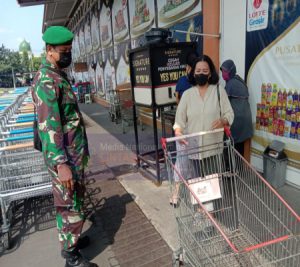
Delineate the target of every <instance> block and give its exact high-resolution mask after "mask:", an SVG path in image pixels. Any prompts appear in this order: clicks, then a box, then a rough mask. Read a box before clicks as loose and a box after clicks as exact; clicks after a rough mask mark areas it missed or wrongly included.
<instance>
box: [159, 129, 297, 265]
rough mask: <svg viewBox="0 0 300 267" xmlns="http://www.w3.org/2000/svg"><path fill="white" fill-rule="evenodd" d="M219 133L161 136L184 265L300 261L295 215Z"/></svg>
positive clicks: (257, 263)
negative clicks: (175, 199)
mask: <svg viewBox="0 0 300 267" xmlns="http://www.w3.org/2000/svg"><path fill="white" fill-rule="evenodd" d="M216 135H219V137H218V138H219V139H216V138H214V136H216ZM222 136H223V130H222V129H221V130H217V131H210V132H205V133H204V132H203V133H197V134H191V135H185V136H181V137H172V138H167V139H162V145H163V149H164V152H165V159H166V165H167V170H168V177H169V180H170V185H171V193H172V196H174V195H175V196H177V197H178V200H179V202H178V203H177V205H176V208H174V210H175V216H176V220H177V223H178V232H179V240H180V246H181V249H182V251H181V252H182V253H181V254H180V257H181V259H182V261H183V262H184V266H195V267H200V266H201V267H203V266H222V267H225V266H230V267H234V266H239V267H244V266H270V267H271V266H272V267H273V266H278V267H279V266H280V267H296V266H300V217H299V215H297V213H296V212H295V211H294V210H293V209H292V208H291V207H290V206H289V205H288V204H287V203H286V202H285V201H284V199H283V198H282V197H281V196H280V195H279V194H278V193H277V192H276V191H275V190H274V189H273V188H272V187H271V186H270V185H269V184H268V183H267V182H266V181H265V179H264V178H263V177H262V176H261V175H260V174H259V173H258V172H256V170H255V169H254V168H253V167H251V165H249V163H248V162H247V161H246V160H245V159H244V158H243V157H242V156H241V155H240V154H239V153H238V152H237V151H236V150H235V149H234V148H233V146H232V143H231V142H230V141H228V140H226V141H222V142H215V141H214V140H223V138H222ZM203 144H206V145H203Z"/></svg>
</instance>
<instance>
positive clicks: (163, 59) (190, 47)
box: [129, 42, 196, 185]
mask: <svg viewBox="0 0 300 267" xmlns="http://www.w3.org/2000/svg"><path fill="white" fill-rule="evenodd" d="M195 51H196V43H192V42H181V43H170V44H167V43H156V44H148V45H146V46H143V47H139V48H136V49H133V50H131V51H130V52H129V66H130V78H131V85H132V99H133V104H134V105H133V123H134V133H135V143H136V155H137V166H138V168H139V171H140V172H142V173H143V174H144V175H145V176H147V177H149V178H150V179H152V180H154V181H155V183H156V184H158V185H160V184H161V183H162V178H163V177H162V168H161V166H160V165H161V163H164V158H163V153H162V149H161V148H160V145H159V143H160V142H159V140H158V127H157V111H158V110H159V111H161V109H163V108H164V107H168V106H173V105H174V104H175V103H176V99H175V88H176V83H177V80H178V79H179V78H180V77H181V76H184V75H186V71H185V68H186V58H187V56H188V55H189V54H190V53H193V52H195ZM137 107H147V108H151V110H152V123H153V141H154V151H147V152H145V153H141V150H140V145H141V144H140V140H139V132H138V127H137V110H136V109H137ZM151 157H152V158H151ZM149 158H150V159H149ZM163 168H164V165H163Z"/></svg>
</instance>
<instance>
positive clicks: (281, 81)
mask: <svg viewBox="0 0 300 267" xmlns="http://www.w3.org/2000/svg"><path fill="white" fill-rule="evenodd" d="M249 5H252V7H251V8H249ZM265 7H268V9H267V10H265V9H264V8H265ZM255 10H258V11H255ZM299 12H300V0H295V1H290V0H282V1H276V0H270V1H266V0H260V1H248V11H247V13H248V14H247V16H248V24H249V26H250V19H252V22H251V23H252V24H254V21H256V22H255V24H256V25H259V24H261V25H262V26H261V27H259V26H257V28H256V29H255V30H254V29H253V28H249V27H247V33H246V73H247V83H248V86H249V91H250V104H251V111H252V114H253V122H254V124H255V135H254V138H253V141H252V150H253V152H254V153H256V154H257V155H259V154H260V153H261V152H263V151H264V149H265V147H266V146H267V145H268V144H269V143H270V142H271V141H272V140H278V141H281V142H283V143H284V144H285V152H286V154H287V156H288V159H289V162H288V169H289V173H288V174H287V178H288V179H289V181H290V182H291V183H294V184H298V185H299V186H300V181H299V179H297V178H296V176H298V175H299V173H300V142H299V140H300V105H299V103H300V101H299V100H300V84H299V78H298V77H299V73H300V63H299V62H300V49H299V43H300V18H299ZM267 18H268V20H267V24H265V23H266V21H265V20H266V19H267ZM249 29H250V30H249ZM296 173H297V175H296Z"/></svg>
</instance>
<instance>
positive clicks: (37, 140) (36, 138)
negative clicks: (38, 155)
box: [33, 106, 43, 152]
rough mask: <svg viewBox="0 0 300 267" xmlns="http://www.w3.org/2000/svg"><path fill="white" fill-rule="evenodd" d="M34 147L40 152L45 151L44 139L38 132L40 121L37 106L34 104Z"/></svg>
mask: <svg viewBox="0 0 300 267" xmlns="http://www.w3.org/2000/svg"><path fill="white" fill-rule="evenodd" d="M33 148H34V149H36V150H38V151H40V152H42V151H43V146H42V141H41V138H40V136H39V132H38V121H37V116H36V108H35V106H34V119H33Z"/></svg>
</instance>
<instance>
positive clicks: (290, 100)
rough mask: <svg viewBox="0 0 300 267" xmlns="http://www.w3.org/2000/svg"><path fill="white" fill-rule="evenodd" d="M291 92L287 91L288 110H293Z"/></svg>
mask: <svg viewBox="0 0 300 267" xmlns="http://www.w3.org/2000/svg"><path fill="white" fill-rule="evenodd" d="M293 95H294V94H293V91H292V90H289V92H288V94H287V108H288V109H293Z"/></svg>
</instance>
